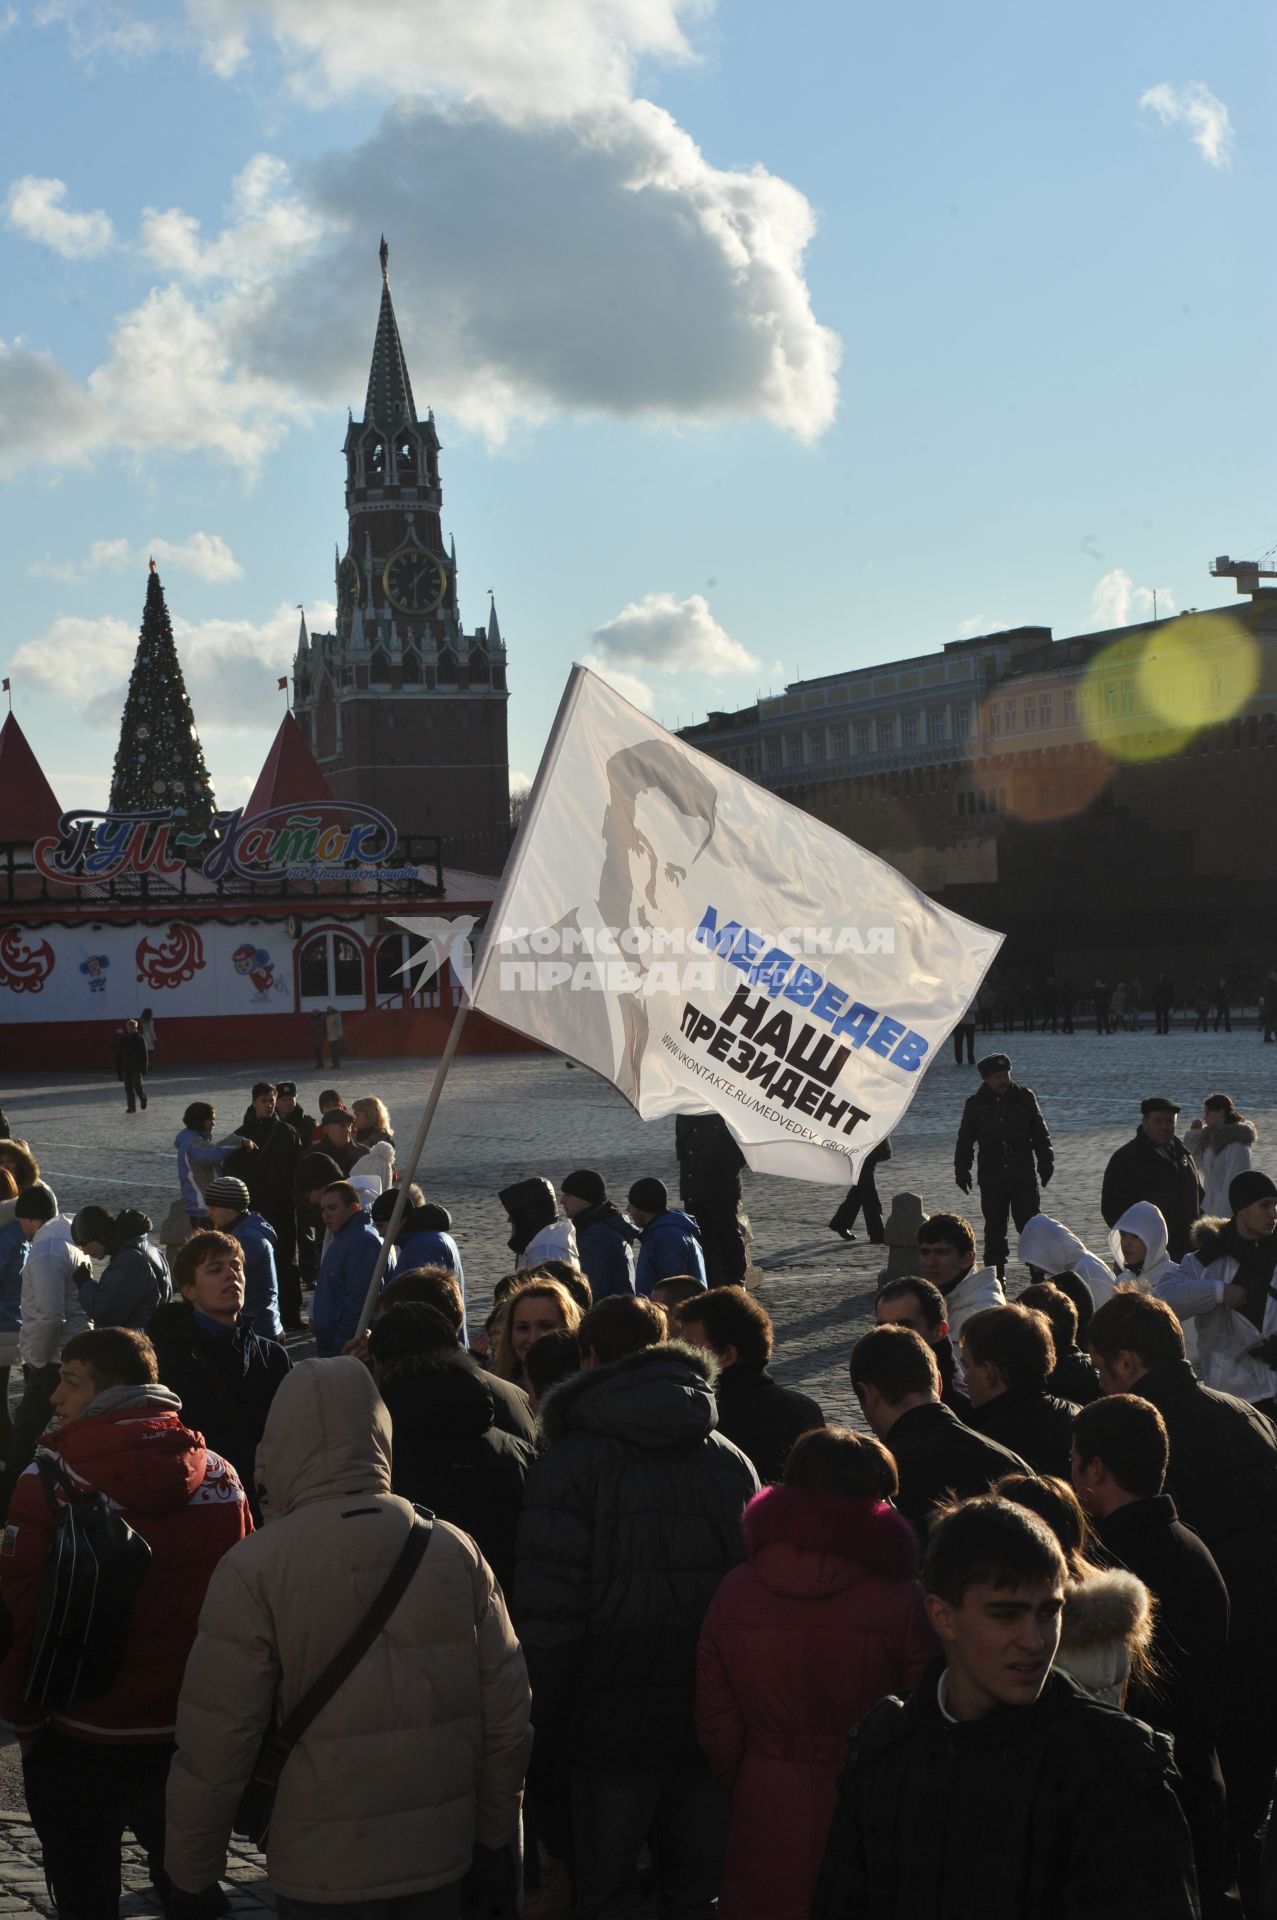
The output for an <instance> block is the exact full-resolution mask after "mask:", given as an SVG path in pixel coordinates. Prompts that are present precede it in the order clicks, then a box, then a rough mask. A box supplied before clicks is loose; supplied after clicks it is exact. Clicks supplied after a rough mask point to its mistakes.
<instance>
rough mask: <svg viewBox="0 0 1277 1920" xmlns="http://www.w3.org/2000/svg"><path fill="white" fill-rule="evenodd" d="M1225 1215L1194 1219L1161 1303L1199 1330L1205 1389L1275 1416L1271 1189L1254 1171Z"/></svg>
mask: <svg viewBox="0 0 1277 1920" xmlns="http://www.w3.org/2000/svg"><path fill="white" fill-rule="evenodd" d="M1228 1199H1229V1205H1230V1208H1231V1216H1230V1218H1229V1219H1227V1220H1199V1221H1198V1223H1197V1227H1196V1229H1195V1231H1194V1234H1193V1250H1192V1252H1191V1253H1188V1254H1186V1255H1185V1256H1184V1259H1183V1260H1182V1261H1181V1262H1180V1269H1179V1273H1178V1275H1176V1276H1172V1277H1168V1278H1167V1279H1165V1280H1164V1281H1163V1284H1162V1286H1161V1288H1160V1289H1159V1298H1161V1299H1163V1300H1165V1302H1166V1304H1167V1306H1169V1307H1170V1308H1171V1309H1172V1311H1173V1312H1174V1313H1175V1314H1177V1315H1178V1317H1179V1319H1180V1320H1184V1321H1187V1320H1192V1321H1193V1322H1194V1324H1195V1327H1196V1331H1197V1362H1196V1365H1197V1371H1198V1373H1199V1374H1200V1375H1201V1377H1202V1379H1203V1380H1204V1381H1205V1383H1206V1385H1207V1386H1208V1387H1215V1388H1217V1389H1218V1390H1219V1391H1220V1392H1223V1393H1232V1394H1236V1396H1237V1398H1238V1399H1239V1400H1249V1401H1250V1403H1251V1405H1252V1406H1256V1407H1259V1408H1260V1410H1261V1411H1262V1412H1264V1413H1266V1414H1268V1415H1269V1416H1270V1417H1272V1416H1274V1415H1277V1297H1275V1296H1274V1291H1273V1288H1274V1275H1275V1274H1277V1186H1274V1185H1273V1183H1272V1181H1271V1180H1270V1179H1269V1178H1268V1175H1267V1174H1266V1173H1261V1172H1260V1171H1259V1169H1258V1167H1252V1168H1251V1170H1250V1171H1249V1173H1239V1174H1238V1175H1237V1178H1236V1179H1235V1180H1234V1181H1233V1184H1232V1186H1231V1187H1230V1188H1229V1190H1228Z"/></svg>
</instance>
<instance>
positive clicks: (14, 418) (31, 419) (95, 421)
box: [0, 339, 109, 476]
mask: <svg viewBox="0 0 1277 1920" xmlns="http://www.w3.org/2000/svg"><path fill="white" fill-rule="evenodd" d="M108 431H109V428H108V424H107V422H106V421H105V420H104V418H103V416H102V411H101V409H100V408H99V407H98V406H97V405H96V404H95V403H94V402H93V401H92V400H91V399H90V398H89V396H88V395H87V394H86V393H85V392H84V391H83V389H82V388H80V387H78V386H77V385H76V383H75V381H74V380H73V379H72V378H71V376H70V374H68V373H67V372H65V371H64V369H63V368H62V367H60V366H59V365H58V363H57V361H56V360H55V359H54V357H53V355H52V354H51V353H45V352H43V351H41V349H40V348H38V347H33V346H32V345H31V344H30V342H29V341H26V340H21V339H19V340H14V341H13V342H12V343H6V342H5V341H4V340H0V474H3V475H5V476H8V475H10V474H13V473H15V472H17V471H18V469H19V468H20V467H22V466H24V465H26V464H28V463H38V464H44V465H56V466H62V467H71V466H82V465H83V463H84V462H85V461H86V460H87V459H88V458H89V456H90V454H91V453H92V452H93V451H94V449H95V448H96V447H98V446H100V445H101V443H102V441H103V440H104V439H105V438H106V437H107V434H108Z"/></svg>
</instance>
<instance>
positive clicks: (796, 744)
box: [785, 733, 803, 767]
mask: <svg viewBox="0 0 1277 1920" xmlns="http://www.w3.org/2000/svg"><path fill="white" fill-rule="evenodd" d="M802 763H803V737H802V735H801V733H787V734H786V735H785V765H786V766H787V767H801V765H802Z"/></svg>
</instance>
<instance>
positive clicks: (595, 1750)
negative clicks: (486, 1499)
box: [514, 1298, 758, 1920]
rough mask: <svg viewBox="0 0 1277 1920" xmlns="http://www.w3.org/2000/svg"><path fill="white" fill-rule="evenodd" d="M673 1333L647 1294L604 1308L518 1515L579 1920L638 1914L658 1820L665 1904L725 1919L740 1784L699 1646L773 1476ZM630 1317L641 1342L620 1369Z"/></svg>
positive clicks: (531, 1661) (553, 1404)
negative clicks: (747, 1511) (732, 1809)
mask: <svg viewBox="0 0 1277 1920" xmlns="http://www.w3.org/2000/svg"><path fill="white" fill-rule="evenodd" d="M664 1325H665V1316H664V1314H663V1313H662V1312H661V1310H660V1308H658V1307H655V1306H653V1305H652V1303H651V1302H650V1301H649V1300H645V1299H638V1298H635V1299H624V1298H616V1299H611V1300H602V1301H600V1302H599V1304H598V1306H596V1307H593V1308H591V1310H590V1312H589V1313H588V1314H587V1315H586V1317H585V1320H584V1321H583V1322H582V1324H581V1328H580V1340H581V1350H582V1354H583V1357H584V1359H585V1362H586V1364H585V1366H584V1367H583V1369H582V1371H581V1372H580V1373H579V1374H578V1375H577V1376H576V1378H575V1379H573V1380H565V1381H564V1382H563V1384H562V1385H561V1386H559V1387H557V1388H556V1389H555V1391H554V1392H553V1393H552V1394H551V1395H550V1397H549V1399H548V1400H547V1401H546V1403H545V1406H544V1408H543V1409H542V1414H541V1424H542V1430H543V1433H544V1436H545V1440H546V1441H547V1442H548V1446H547V1450H546V1451H545V1452H544V1453H542V1454H541V1456H540V1458H539V1459H538V1460H537V1462H536V1465H535V1466H534V1467H533V1468H532V1471H531V1473H530V1474H529V1475H528V1483H527V1494H526V1499H525V1504H524V1510H523V1517H522V1519H521V1520H520V1522H519V1544H518V1566H517V1572H516V1575H515V1607H514V1615H515V1619H516V1621H517V1622H518V1629H519V1637H520V1639H521V1640H522V1642H523V1648H524V1652H525V1654H526V1655H527V1661H528V1671H529V1674H530V1677H531V1680H532V1695H533V1699H534V1701H535V1702H536V1707H535V1712H536V1729H537V1738H536V1746H535V1748H534V1751H533V1760H532V1768H533V1779H532V1786H533V1788H534V1790H537V1789H540V1790H542V1791H543V1793H544V1797H545V1798H546V1799H547V1800H548V1801H549V1802H550V1803H551V1804H553V1794H554V1791H555V1783H556V1781H558V1780H560V1779H561V1778H562V1777H563V1774H564V1773H566V1774H567V1776H568V1779H569V1782H570V1791H571V1798H572V1812H573V1832H574V1844H575V1866H574V1878H575V1894H576V1900H575V1905H574V1907H573V1912H574V1913H575V1914H576V1915H577V1916H579V1920H603V1916H605V1915H611V1914H619V1913H621V1912H629V1911H630V1907H631V1903H632V1902H633V1901H635V1900H636V1899H637V1898H638V1896H637V1892H636V1889H635V1875H636V1869H637V1864H638V1856H639V1851H640V1849H641V1848H642V1846H643V1844H644V1842H645V1840H646V1839H647V1836H648V1834H649V1832H652V1833H653V1834H654V1838H655V1842H656V1844H655V1846H654V1849H653V1851H654V1855H655V1862H656V1876H657V1899H658V1902H659V1904H660V1906H661V1908H662V1910H663V1911H665V1912H667V1913H670V1914H673V1913H674V1912H682V1913H685V1914H687V1915H688V1916H689V1917H690V1916H692V1915H696V1916H701V1915H708V1914H710V1913H711V1912H712V1911H713V1905H714V1900H715V1896H716V1894H717V1891H718V1883H719V1875H720V1870H721V1864H722V1850H723V1846H724V1842H725V1838H726V1828H727V1814H728V1805H729V1802H728V1796H727V1792H726V1790H725V1789H724V1788H723V1787H722V1786H720V1784H719V1783H718V1781H717V1780H716V1779H715V1778H714V1776H713V1775H712V1774H711V1773H710V1772H709V1770H708V1767H707V1765H706V1763H705V1760H704V1758H703V1756H702V1754H701V1752H700V1748H699V1746H698V1743H697V1739H696V1727H695V1720H694V1715H693V1700H694V1691H695V1677H696V1643H697V1637H698V1635H699V1632H700V1627H701V1621H702V1619H703V1618H704V1615H705V1611H706V1608H707V1607H708V1605H709V1602H710V1600H711V1599H712V1598H713V1595H714V1593H715V1591H716V1589H717V1587H718V1584H719V1582H720V1581H721V1579H722V1577H723V1575H724V1574H725V1573H726V1572H727V1570H728V1568H729V1567H732V1566H734V1565H735V1564H736V1562H737V1561H738V1560H739V1559H740V1558H741V1552H742V1548H741V1538H740V1516H741V1512H742V1509H743V1508H744V1506H745V1503H746V1501H747V1500H748V1499H749V1498H750V1496H751V1494H753V1493H755V1492H757V1490H758V1476H757V1475H756V1474H755V1472H754V1469H753V1468H752V1467H751V1465H750V1464H749V1461H748V1460H747V1459H746V1458H745V1456H744V1455H743V1454H742V1453H741V1452H739V1450H738V1449H737V1448H736V1447H734V1446H733V1445H732V1444H731V1442H730V1441H729V1440H725V1439H724V1438H723V1436H722V1435H721V1434H720V1433H718V1432H717V1431H716V1429H717V1424H718V1412H717V1408H716V1406H715V1404H714V1393H713V1388H712V1386H711V1384H710V1381H711V1373H712V1369H711V1365H710V1362H709V1360H708V1359H707V1358H706V1357H705V1356H703V1355H701V1354H698V1353H696V1352H695V1351H693V1350H692V1349H690V1348H688V1347H684V1346H679V1345H669V1344H667V1343H666V1342H665V1340H664V1337H663V1336H664ZM625 1329H629V1330H630V1331H631V1334H633V1333H637V1332H643V1333H645V1335H646V1337H645V1339H644V1343H643V1344H642V1345H641V1346H640V1347H639V1348H638V1351H629V1352H626V1353H625V1354H624V1357H623V1358H621V1359H619V1360H614V1361H612V1362H611V1363H610V1364H608V1363H607V1362H605V1361H604V1360H603V1358H602V1355H603V1354H604V1353H605V1352H607V1351H610V1350H611V1343H612V1340H613V1338H614V1337H615V1336H616V1335H617V1334H618V1332H619V1331H620V1330H625Z"/></svg>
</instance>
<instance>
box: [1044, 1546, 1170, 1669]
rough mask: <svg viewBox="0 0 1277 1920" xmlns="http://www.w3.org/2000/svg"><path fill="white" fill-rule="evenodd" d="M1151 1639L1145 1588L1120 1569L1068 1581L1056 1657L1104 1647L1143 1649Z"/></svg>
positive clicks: (1150, 1615) (1148, 1598) (1150, 1612)
mask: <svg viewBox="0 0 1277 1920" xmlns="http://www.w3.org/2000/svg"><path fill="white" fill-rule="evenodd" d="M1152 1635H1153V1601H1152V1596H1151V1595H1150V1593H1149V1590H1148V1588H1147V1587H1146V1586H1145V1585H1144V1582H1143V1581H1142V1580H1138V1579H1137V1578H1136V1577H1135V1575H1134V1574H1133V1573H1127V1571H1126V1569H1125V1568H1124V1567H1110V1568H1107V1569H1105V1570H1104V1571H1103V1572H1100V1573H1096V1574H1094V1575H1092V1576H1091V1577H1090V1578H1089V1579H1086V1580H1079V1581H1070V1583H1069V1586H1068V1590H1067V1592H1066V1593H1065V1596H1064V1624H1063V1629H1062V1631H1061V1634H1060V1657H1061V1659H1063V1658H1064V1656H1065V1654H1066V1653H1089V1652H1094V1651H1098V1650H1100V1649H1102V1648H1104V1647H1114V1646H1124V1647H1126V1648H1127V1649H1128V1650H1133V1649H1138V1648H1143V1647H1146V1646H1147V1645H1148V1643H1149V1641H1150V1639H1151V1638H1152Z"/></svg>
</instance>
